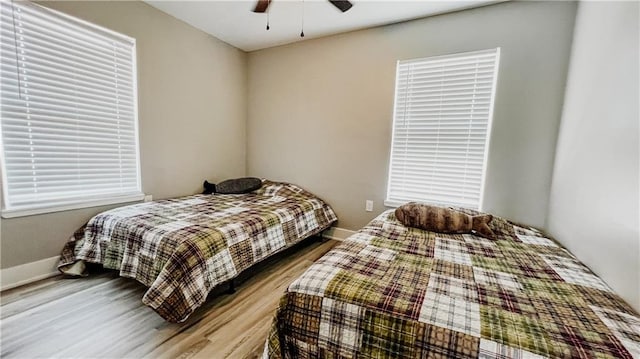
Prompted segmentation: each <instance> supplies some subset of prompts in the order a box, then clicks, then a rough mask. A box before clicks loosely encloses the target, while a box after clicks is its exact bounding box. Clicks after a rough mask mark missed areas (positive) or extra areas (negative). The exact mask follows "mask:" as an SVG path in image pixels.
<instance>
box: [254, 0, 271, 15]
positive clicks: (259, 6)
mask: <svg viewBox="0 0 640 359" xmlns="http://www.w3.org/2000/svg"><path fill="white" fill-rule="evenodd" d="M270 3H271V0H258V1H257V2H256V7H255V9H253V12H265V11H267V8H268V7H269V4H270Z"/></svg>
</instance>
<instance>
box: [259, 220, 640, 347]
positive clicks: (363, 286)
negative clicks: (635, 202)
mask: <svg viewBox="0 0 640 359" xmlns="http://www.w3.org/2000/svg"><path fill="white" fill-rule="evenodd" d="M465 212H467V213H468V214H477V212H474V211H469V210H465ZM490 226H491V227H492V229H493V230H494V232H495V233H496V234H497V238H496V240H489V239H485V238H481V237H477V236H474V235H470V234H469V235H467V234H464V235H460V234H458V235H452V234H441V233H433V232H428V231H423V230H419V229H414V228H407V227H405V226H403V225H402V224H401V223H400V222H399V221H398V220H397V219H396V218H395V215H394V213H393V211H387V212H384V213H383V214H381V215H380V216H378V217H377V218H376V219H374V220H373V221H372V222H371V223H369V224H368V225H367V226H366V227H364V228H363V229H362V230H360V231H359V232H357V233H356V234H354V235H352V236H351V237H350V238H348V239H347V240H346V241H345V242H343V243H342V244H341V245H339V246H337V247H335V248H334V249H332V250H331V251H330V252H328V253H327V254H326V255H325V256H323V257H322V258H321V259H319V260H318V261H317V262H316V263H314V264H313V265H312V266H311V267H310V268H309V269H308V270H307V271H306V272H305V273H304V274H302V276H300V277H299V278H298V279H296V280H295V281H294V282H293V283H292V284H291V285H290V286H289V287H288V289H287V291H286V293H285V294H284V295H283V297H282V298H281V301H280V305H279V308H278V310H277V312H276V315H275V318H274V321H273V324H272V327H271V331H270V333H269V337H268V338H267V342H266V345H265V350H264V355H263V356H264V357H268V358H640V317H639V316H638V313H637V312H635V311H634V310H633V309H632V308H631V307H630V306H629V305H628V304H627V303H625V302H624V301H623V300H622V299H621V298H620V297H618V295H616V294H615V293H614V292H613V291H612V290H611V289H610V288H609V287H608V286H607V285H606V284H605V283H604V282H603V281H602V280H601V279H600V278H598V277H597V276H595V275H594V274H593V273H592V272H591V271H590V270H589V269H588V268H587V267H586V266H584V265H583V264H582V263H581V262H580V261H579V260H577V259H576V258H575V257H574V256H573V255H572V254H571V253H569V252H568V251H567V250H565V249H563V248H562V247H561V246H559V245H558V244H557V243H556V242H555V241H553V240H551V239H549V238H547V237H545V235H544V234H543V233H541V232H540V231H538V230H536V229H534V228H531V227H527V226H523V225H518V224H515V223H512V222H508V221H506V220H503V219H500V218H495V217H494V220H493V221H492V222H491V225H490Z"/></svg>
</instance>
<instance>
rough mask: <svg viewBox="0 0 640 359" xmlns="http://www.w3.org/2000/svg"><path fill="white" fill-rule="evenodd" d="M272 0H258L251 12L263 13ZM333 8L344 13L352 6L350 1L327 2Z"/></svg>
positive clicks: (333, 0) (331, 0) (336, 0)
mask: <svg viewBox="0 0 640 359" xmlns="http://www.w3.org/2000/svg"><path fill="white" fill-rule="evenodd" d="M272 1H273V0H258V1H257V2H256V7H255V8H254V9H253V12H265V11H267V8H268V7H269V4H271V2H272ZM328 1H329V2H330V3H331V4H332V5H333V6H335V7H336V8H338V9H339V10H340V11H342V12H345V11H347V10H349V9H351V7H352V6H353V4H352V3H351V1H347V0H328Z"/></svg>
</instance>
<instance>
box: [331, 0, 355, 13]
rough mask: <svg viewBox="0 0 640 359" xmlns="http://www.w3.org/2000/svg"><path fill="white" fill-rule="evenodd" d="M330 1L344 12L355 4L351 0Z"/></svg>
mask: <svg viewBox="0 0 640 359" xmlns="http://www.w3.org/2000/svg"><path fill="white" fill-rule="evenodd" d="M329 2H330V3H331V4H333V6H335V7H337V8H338V9H340V11H342V12H345V11H347V10H349V9H351V7H352V6H353V4H352V3H351V1H347V0H329Z"/></svg>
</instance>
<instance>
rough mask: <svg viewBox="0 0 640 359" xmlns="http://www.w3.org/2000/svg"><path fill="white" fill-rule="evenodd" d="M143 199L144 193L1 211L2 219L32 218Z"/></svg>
mask: <svg viewBox="0 0 640 359" xmlns="http://www.w3.org/2000/svg"><path fill="white" fill-rule="evenodd" d="M144 198H145V195H144V193H140V194H133V195H127V196H118V197H110V198H104V199H96V200H91V201H83V202H71V203H64V204H60V205H57V206H52V207H42V208H16V209H3V210H2V218H16V217H25V216H33V215H36V214H44V213H53V212H61V211H70V210H73V209H81V208H90V207H99V206H107V205H110V204H117V203H127V202H138V201H142V200H144Z"/></svg>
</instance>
